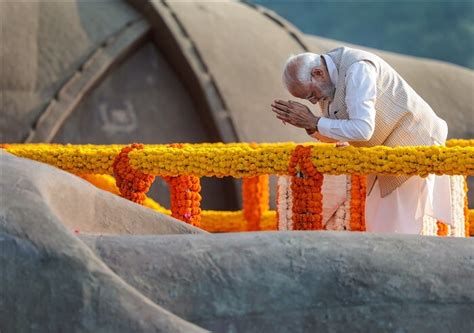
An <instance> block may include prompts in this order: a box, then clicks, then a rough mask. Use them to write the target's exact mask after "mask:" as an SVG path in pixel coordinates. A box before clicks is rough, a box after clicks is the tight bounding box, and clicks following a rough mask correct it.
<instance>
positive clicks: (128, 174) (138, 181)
mask: <svg viewBox="0 0 474 333" xmlns="http://www.w3.org/2000/svg"><path fill="white" fill-rule="evenodd" d="M136 149H138V150H141V149H143V144H139V143H134V144H132V145H130V146H127V147H124V148H122V150H121V151H120V153H119V154H118V155H117V157H116V158H115V160H114V163H113V169H114V177H115V180H116V182H117V187H118V188H119V190H120V195H121V196H122V197H124V198H126V199H128V200H130V201H133V202H135V203H138V204H143V202H144V201H145V194H146V193H147V192H148V190H149V189H150V187H151V184H152V183H153V181H154V180H155V176H153V175H148V174H145V173H143V172H141V171H139V170H135V169H134V168H133V167H132V166H131V165H130V159H129V158H128V154H129V153H130V152H131V151H133V150H136Z"/></svg>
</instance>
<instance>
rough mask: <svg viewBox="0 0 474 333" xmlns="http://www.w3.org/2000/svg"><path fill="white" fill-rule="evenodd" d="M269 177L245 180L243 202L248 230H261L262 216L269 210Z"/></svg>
mask: <svg viewBox="0 0 474 333" xmlns="http://www.w3.org/2000/svg"><path fill="white" fill-rule="evenodd" d="M269 199H270V194H269V192H268V175H263V176H256V177H250V178H244V179H243V184H242V201H243V211H244V217H245V219H246V220H247V222H248V228H247V229H248V230H249V231H256V230H260V219H261V218H262V214H263V213H264V212H266V211H267V210H268V209H269Z"/></svg>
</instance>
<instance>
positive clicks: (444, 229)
mask: <svg viewBox="0 0 474 333" xmlns="http://www.w3.org/2000/svg"><path fill="white" fill-rule="evenodd" d="M436 226H437V228H438V230H437V232H436V234H437V235H438V236H442V237H445V236H447V235H448V234H449V229H448V225H447V224H445V223H444V222H443V221H437V222H436Z"/></svg>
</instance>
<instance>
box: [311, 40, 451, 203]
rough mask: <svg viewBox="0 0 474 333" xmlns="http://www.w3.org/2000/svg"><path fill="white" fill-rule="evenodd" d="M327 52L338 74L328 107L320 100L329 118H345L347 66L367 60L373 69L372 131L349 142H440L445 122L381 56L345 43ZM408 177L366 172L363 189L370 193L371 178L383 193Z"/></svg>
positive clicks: (371, 144) (361, 145)
mask: <svg viewBox="0 0 474 333" xmlns="http://www.w3.org/2000/svg"><path fill="white" fill-rule="evenodd" d="M327 55H328V56H330V57H331V59H332V60H333V61H334V64H335V65H336V68H337V70H338V75H339V78H338V81H337V85H336V91H335V96H334V100H333V101H332V103H331V106H330V107H329V105H328V103H327V102H321V103H320V106H321V110H322V112H323V115H324V116H325V117H328V118H331V119H349V113H348V111H347V106H346V103H345V97H346V87H345V76H346V72H347V70H348V69H349V67H350V66H351V65H352V64H353V63H355V62H358V61H367V62H369V63H371V64H372V65H373V66H374V67H375V69H376V71H377V99H376V101H375V110H376V115H375V130H374V134H373V135H372V137H371V138H370V140H368V141H353V142H350V143H351V144H352V145H354V146H357V147H372V146H377V145H384V146H389V147H395V146H431V145H433V144H434V143H435V142H436V143H438V144H441V145H444V143H445V141H446V137H447V124H446V122H445V121H444V120H442V119H441V118H439V117H438V116H437V115H436V114H435V113H434V111H433V110H432V109H431V107H430V106H429V105H428V103H426V102H425V101H424V100H423V98H421V97H420V96H419V95H418V94H417V93H416V92H415V91H414V90H413V89H412V88H411V87H410V86H409V85H408V83H407V82H406V81H405V80H403V78H402V77H401V76H400V75H399V74H398V73H397V72H396V71H395V70H394V69H393V68H392V67H391V66H390V65H389V64H387V63H386V62H385V61H384V60H382V59H381V58H379V57H378V56H376V55H375V54H372V53H369V52H365V51H362V50H356V49H351V48H348V47H341V48H337V49H334V50H332V51H329V52H328V53H327ZM408 178H409V177H407V176H384V175H369V176H368V177H367V191H368V193H370V191H371V190H372V187H373V184H374V182H375V180H376V179H378V180H379V185H380V191H381V193H380V194H381V196H382V197H385V196H386V195H388V194H390V193H391V192H392V191H393V190H394V189H396V188H397V187H398V186H400V185H401V184H403V183H404V182H405V181H406V180H407V179H408Z"/></svg>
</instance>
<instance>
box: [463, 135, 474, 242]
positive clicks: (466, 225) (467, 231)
mask: <svg viewBox="0 0 474 333" xmlns="http://www.w3.org/2000/svg"><path fill="white" fill-rule="evenodd" d="M472 141H474V140H472ZM468 191H469V188H468V186H467V177H466V176H464V231H465V232H464V234H465V236H466V237H469V234H471V235H472V234H473V233H472V232H470V228H472V226H471V223H473V221H471V220H470V219H469V201H468V198H469V197H468ZM471 212H473V211H472V210H471Z"/></svg>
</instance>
